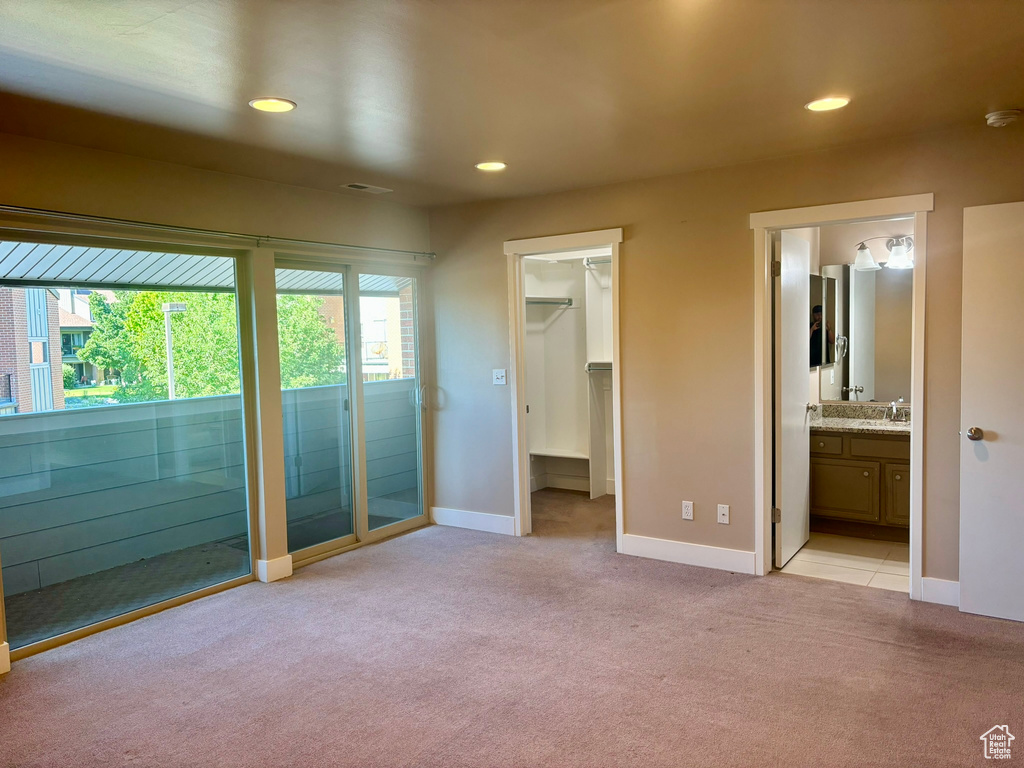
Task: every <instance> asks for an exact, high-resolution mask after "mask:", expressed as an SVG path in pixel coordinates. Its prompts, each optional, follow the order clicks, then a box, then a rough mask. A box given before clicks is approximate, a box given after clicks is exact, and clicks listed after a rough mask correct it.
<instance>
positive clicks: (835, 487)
mask: <svg viewBox="0 0 1024 768" xmlns="http://www.w3.org/2000/svg"><path fill="white" fill-rule="evenodd" d="M879 474H880V465H879V464H878V463H877V462H874V461H848V460H843V459H813V458H812V459H811V513H812V514H815V515H822V516H824V517H836V518H839V519H842V520H860V521H861V522H867V523H877V522H879V521H880V519H881V516H880V510H879V507H880V504H879V495H880V494H879V491H880V488H879Z"/></svg>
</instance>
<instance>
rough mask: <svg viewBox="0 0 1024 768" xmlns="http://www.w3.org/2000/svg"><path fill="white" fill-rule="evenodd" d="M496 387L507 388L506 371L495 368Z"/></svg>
mask: <svg viewBox="0 0 1024 768" xmlns="http://www.w3.org/2000/svg"><path fill="white" fill-rule="evenodd" d="M494 386H496V387H503V386H505V369H504V368H495V369H494Z"/></svg>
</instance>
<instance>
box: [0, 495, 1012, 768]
mask: <svg viewBox="0 0 1024 768" xmlns="http://www.w3.org/2000/svg"><path fill="white" fill-rule="evenodd" d="M611 509H612V507H611V500H610V499H606V500H603V501H599V502H597V503H590V502H589V501H587V500H585V499H583V498H582V497H580V496H576V495H572V494H567V493H559V492H543V493H540V494H537V496H536V499H535V528H536V532H537V534H536V535H535V536H531V537H527V538H523V539H515V538H512V537H505V536H499V535H493V534H486V533H478V532H473V531H464V530H457V529H452V528H442V527H430V528H427V529H423V530H419V531H416V532H413V533H410V534H408V535H405V536H401V537H398V538H395V539H393V540H390V541H386V542H383V543H381V544H378V545H375V546H372V547H366V548H364V549H361V550H357V551H354V552H351V553H348V554H345V555H341V556H339V557H335V558H332V559H329V560H325V561H323V562H320V563H317V564H315V565H311V566H309V567H306V568H303V569H301V570H299V571H297V572H296V574H295V576H294V577H292V578H291V579H287V580H285V581H282V582H279V583H276V584H272V585H264V584H251V585H247V586H244V587H241V588H238V589H234V590H231V591H229V592H224V593H221V594H219V595H214V596H212V597H208V598H205V599H203V600H199V601H196V602H194V603H190V604H188V605H186V606H182V607H179V608H175V609H172V610H169V611H165V612H163V613H161V614H158V615H156V616H153V617H150V618H147V619H143V620H141V621H138V622H135V623H134V624H131V625H128V626H124V627H120V628H118V629H114V630H110V631H107V632H104V633H101V634H98V635H95V636H92V637H89V638H86V639H84V640H81V641H79V642H76V643H73V644H71V645H68V646H65V647H63V648H59V649H56V650H53V651H50V652H47V653H44V654H41V655H38V656H35V657H32V658H29V659H26V660H24V661H21V662H18V663H16V664H15V668H14V670H13V671H12V672H11V673H10V674H9V675H7V676H6V677H5V678H4V679H3V680H2V681H0V765H4V766H19V767H20V766H75V767H77V766H126V765H130V766H362V767H366V768H370V767H372V766H410V767H411V766H418V767H425V766H445V767H447V766H509V767H511V766H559V767H561V766H715V767H716V768H717V767H718V766H900V767H901V768H904V767H905V766H929V767H930V768H935V767H938V766H970V765H986V764H988V763H989V761H986V760H985V759H984V757H983V755H982V743H981V741H979V736H981V734H982V733H984V732H985V731H987V730H988V729H989V728H991V727H992V726H993V725H996V724H1000V725H1002V724H1006V725H1008V726H1009V729H1010V731H1011V732H1012V733H1014V734H1016V735H1017V737H1018V742H1017V743H1019V744H1024V626H1022V625H1018V624H1014V623H1011V622H1005V621H999V620H995V619H986V618H980V617H975V616H965V615H961V614H960V613H959V612H957V611H956V610H955V609H952V608H948V607H943V606H937V605H928V604H922V603H915V602H911V601H909V600H908V599H907V598H906V597H905V596H904V595H901V594H898V593H895V592H889V591H884V590H879V589H870V588H866V587H859V586H855V585H849V584H841V583H835V582H827V581H821V580H816V579H809V578H804V577H800V576H787V575H778V574H776V575H773V576H769V577H767V578H760V579H759V578H753V577H749V576H741V575H736V574H730V573H725V572H720V571H713V570H706V569H700V568H692V567H687V566H681V565H675V564H671V563H663V562H656V561H652V560H642V559H638V558H632V557H626V556H621V555H616V554H615V552H614V543H613V529H614V524H613V516H612V512H611ZM1019 749H1020V751H1021V753H1022V754H1021V755H1020V756H1019V757H1017V756H1015V759H1021V760H1024V747H1020V748H1019ZM1010 764H1012V762H1011V763H1010Z"/></svg>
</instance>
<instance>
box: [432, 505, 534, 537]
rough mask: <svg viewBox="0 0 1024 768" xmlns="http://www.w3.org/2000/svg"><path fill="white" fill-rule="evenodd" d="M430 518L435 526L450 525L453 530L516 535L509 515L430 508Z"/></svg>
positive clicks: (514, 522)
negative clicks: (466, 529) (467, 529)
mask: <svg viewBox="0 0 1024 768" xmlns="http://www.w3.org/2000/svg"><path fill="white" fill-rule="evenodd" d="M430 517H431V519H432V520H433V521H434V522H435V523H436V524H437V525H450V526H452V527H454V528H469V529H471V530H474V531H487V532H488V533H504V534H506V535H508V536H515V535H516V520H515V518H514V517H512V516H511V515H493V514H491V513H490V512H470V511H468V510H465V509H446V508H444V507H431V508H430Z"/></svg>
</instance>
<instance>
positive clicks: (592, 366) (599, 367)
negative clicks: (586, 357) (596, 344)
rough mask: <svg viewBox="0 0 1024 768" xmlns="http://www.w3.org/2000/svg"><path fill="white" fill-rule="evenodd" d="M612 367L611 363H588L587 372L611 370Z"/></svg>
mask: <svg viewBox="0 0 1024 768" xmlns="http://www.w3.org/2000/svg"><path fill="white" fill-rule="evenodd" d="M611 369H612V364H611V363H587V373H592V372H593V371H610V370H611Z"/></svg>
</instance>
